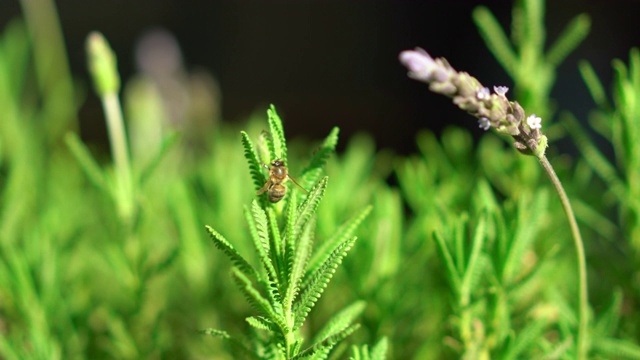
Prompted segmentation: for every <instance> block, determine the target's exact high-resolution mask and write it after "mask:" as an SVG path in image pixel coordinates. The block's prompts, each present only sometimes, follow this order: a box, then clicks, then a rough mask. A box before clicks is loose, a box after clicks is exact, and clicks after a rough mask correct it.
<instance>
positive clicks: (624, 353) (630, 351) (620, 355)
mask: <svg viewBox="0 0 640 360" xmlns="http://www.w3.org/2000/svg"><path fill="white" fill-rule="evenodd" d="M593 348H594V349H595V351H596V352H597V353H599V354H601V355H602V356H604V358H605V359H640V346H638V344H636V343H634V342H631V341H629V340H621V339H613V338H605V339H603V338H596V339H594V340H593Z"/></svg>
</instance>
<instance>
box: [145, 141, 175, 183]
mask: <svg viewBox="0 0 640 360" xmlns="http://www.w3.org/2000/svg"><path fill="white" fill-rule="evenodd" d="M177 139H178V134H177V133H172V134H169V135H168V136H166V137H165V138H164V139H162V143H161V144H160V150H158V152H157V153H156V154H154V156H153V157H152V158H151V160H150V161H149V163H148V164H146V166H145V167H144V168H143V169H142V171H141V172H140V175H139V180H138V182H139V183H140V185H141V186H142V185H144V184H145V183H146V182H147V181H148V180H149V178H150V177H151V175H153V174H154V172H155V170H156V169H157V168H158V165H160V162H161V161H162V159H164V157H165V155H166V154H167V152H169V150H171V149H172V148H173V146H174V145H175V144H176V140H177Z"/></svg>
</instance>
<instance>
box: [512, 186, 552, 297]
mask: <svg viewBox="0 0 640 360" xmlns="http://www.w3.org/2000/svg"><path fill="white" fill-rule="evenodd" d="M548 203H549V193H548V192H547V191H539V192H537V194H536V196H535V197H534V198H533V199H531V198H530V197H529V196H526V195H525V193H523V196H521V197H520V198H519V199H518V208H517V211H518V213H517V215H518V218H517V223H516V224H515V227H516V230H515V232H514V236H513V239H512V241H511V243H510V244H509V248H508V251H507V256H506V258H505V260H504V270H503V273H502V274H501V275H502V280H503V282H504V283H505V284H509V283H511V282H512V281H513V280H514V279H515V278H517V277H518V276H519V273H518V271H519V269H521V262H522V257H523V256H524V254H525V252H527V251H528V250H529V249H530V248H531V244H532V242H533V240H534V239H535V237H536V236H537V234H538V231H539V229H540V226H539V224H540V218H541V217H542V216H543V215H544V214H545V212H546V211H547V208H548V206H547V205H548Z"/></svg>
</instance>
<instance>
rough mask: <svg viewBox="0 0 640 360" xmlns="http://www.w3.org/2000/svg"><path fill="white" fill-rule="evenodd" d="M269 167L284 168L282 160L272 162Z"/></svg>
mask: <svg viewBox="0 0 640 360" xmlns="http://www.w3.org/2000/svg"><path fill="white" fill-rule="evenodd" d="M271 166H275V167H277V166H284V161H282V160H280V159H277V160H273V161H272V162H271Z"/></svg>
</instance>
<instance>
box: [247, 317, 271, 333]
mask: <svg viewBox="0 0 640 360" xmlns="http://www.w3.org/2000/svg"><path fill="white" fill-rule="evenodd" d="M245 320H246V321H247V323H249V325H251V326H253V327H254V328H256V329H259V330H267V331H272V332H276V331H277V328H276V325H275V324H274V323H273V322H272V321H271V320H269V319H267V318H264V317H262V316H249V317H248V318H246V319H245Z"/></svg>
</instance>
